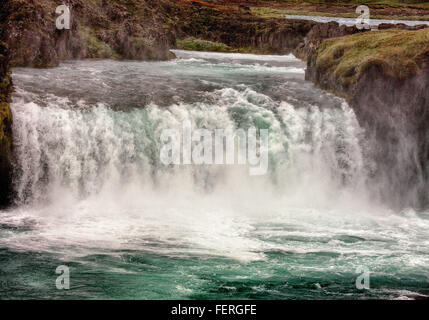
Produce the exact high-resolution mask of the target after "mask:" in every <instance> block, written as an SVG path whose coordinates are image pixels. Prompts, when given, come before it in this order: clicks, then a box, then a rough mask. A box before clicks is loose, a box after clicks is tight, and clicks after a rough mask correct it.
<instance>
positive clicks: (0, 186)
mask: <svg viewBox="0 0 429 320" xmlns="http://www.w3.org/2000/svg"><path fill="white" fill-rule="evenodd" d="M11 91H12V80H11V78H10V71H9V56H8V50H7V46H6V44H5V43H3V42H1V41H0V208H4V207H5V206H7V205H9V204H10V203H11V200H12V190H13V188H12V171H13V170H12V169H13V167H12V163H13V153H12V115H11V111H10V105H9V104H10V94H11Z"/></svg>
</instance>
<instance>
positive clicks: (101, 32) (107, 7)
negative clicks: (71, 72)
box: [0, 0, 174, 67]
mask: <svg viewBox="0 0 429 320" xmlns="http://www.w3.org/2000/svg"><path fill="white" fill-rule="evenodd" d="M167 2H168V3H169V2H170V0H160V1H157V2H151V1H149V0H143V1H137V0H132V1H128V2H126V4H124V5H120V4H118V3H117V1H109V0H103V1H102V3H101V5H100V4H97V2H93V1H83V0H69V1H65V4H67V5H68V6H69V8H70V10H71V24H70V29H69V30H67V29H62V30H58V29H57V28H56V24H55V21H56V19H57V18H58V17H59V15H58V14H56V13H55V9H56V7H57V6H58V5H59V3H58V2H57V1H53V0H33V1H24V0H6V1H2V3H1V4H0V11H1V18H2V19H1V20H0V27H1V30H2V33H3V34H2V37H3V39H4V40H5V42H7V43H8V44H9V47H10V54H11V64H12V65H13V66H26V67H52V66H56V65H58V63H59V61H60V60H67V59H83V58H123V59H135V60H151V59H154V60H165V59H168V58H169V57H170V55H169V50H168V49H169V46H170V44H172V43H174V36H172V34H171V30H170V27H169V26H168V25H166V24H164V22H165V21H164V19H168V14H167V13H165V8H164V7H163V5H165V3H167Z"/></svg>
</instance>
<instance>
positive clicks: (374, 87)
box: [306, 28, 429, 208]
mask: <svg viewBox="0 0 429 320" xmlns="http://www.w3.org/2000/svg"><path fill="white" fill-rule="evenodd" d="M405 29H408V28H405ZM417 29H418V28H417ZM367 43H368V44H370V45H364V44H367ZM410 48H411V50H410ZM306 77H307V79H309V80H312V81H314V82H315V83H316V84H318V85H319V86H320V87H322V88H323V89H326V90H329V91H331V92H333V93H335V94H337V95H339V96H343V97H345V98H346V99H347V100H348V102H349V104H350V106H351V107H352V108H353V110H354V111H355V113H356V116H357V118H358V121H359V123H360V124H361V126H362V127H363V128H365V130H366V135H367V138H368V139H367V140H368V141H370V144H369V152H370V153H371V155H370V156H371V157H372V158H373V159H374V167H373V168H371V171H372V181H371V184H372V185H374V186H375V188H374V190H380V194H378V195H376V196H377V197H381V199H382V200H384V201H386V200H387V201H389V203H392V204H393V205H394V206H395V207H399V208H403V207H409V206H411V207H415V208H421V207H425V206H427V205H428V203H429V130H428V129H427V128H428V123H429V90H428V88H429V29H423V30H416V31H408V30H407V31H405V30H399V29H395V30H389V33H384V32H380V31H379V32H371V33H367V34H362V35H355V36H352V37H344V38H338V39H331V40H328V41H325V42H323V43H322V45H321V46H320V47H319V48H318V49H317V50H315V51H314V54H313V55H312V56H311V57H310V58H309V60H308V67H307V73H306Z"/></svg>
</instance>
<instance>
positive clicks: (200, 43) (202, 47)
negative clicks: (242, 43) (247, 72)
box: [177, 37, 235, 52]
mask: <svg viewBox="0 0 429 320" xmlns="http://www.w3.org/2000/svg"><path fill="white" fill-rule="evenodd" d="M177 49H183V50H192V51H215V52H234V51H235V50H234V49H233V48H231V47H229V46H227V45H226V44H223V43H220V42H212V41H207V40H201V39H196V38H192V37H190V38H186V39H183V40H177Z"/></svg>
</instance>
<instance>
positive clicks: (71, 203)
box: [0, 51, 429, 299]
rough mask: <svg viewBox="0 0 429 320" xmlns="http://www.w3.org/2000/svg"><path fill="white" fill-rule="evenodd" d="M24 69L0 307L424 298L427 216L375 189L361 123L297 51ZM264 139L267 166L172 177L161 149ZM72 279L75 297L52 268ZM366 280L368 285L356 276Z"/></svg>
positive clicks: (177, 172) (16, 105)
mask: <svg viewBox="0 0 429 320" xmlns="http://www.w3.org/2000/svg"><path fill="white" fill-rule="evenodd" d="M175 53H176V55H177V56H178V59H176V60H173V61H168V62H118V61H73V62H64V63H62V64H61V65H60V66H59V67H58V68H52V69H44V70H39V69H14V70H13V80H14V84H15V89H16V90H15V93H14V95H13V103H12V111H13V116H14V125H13V134H14V139H15V144H16V145H15V148H16V154H17V162H18V166H17V171H16V175H17V178H16V185H15V190H16V205H15V206H14V208H12V209H10V210H8V211H3V212H0V284H1V285H0V297H1V298H2V299H10V298H42V299H45V298H63V299H64V298H66V299H68V298H82V299H100V298H107V299H124V298H125V299H173V298H177V299H237V298H240V299H243V298H244V299H246V298H252V299H292V298H294V299H295V298H302V299H332V298H334V299H345V298H347V299H349V298H352V299H364V298H385V299H407V298H419V297H426V296H428V295H429V236H428V233H427V230H428V229H429V215H428V214H427V213H424V212H423V213H422V212H414V211H412V210H404V211H402V212H394V211H392V210H389V209H387V207H385V206H384V205H383V204H380V203H379V202H377V201H376V200H374V199H373V197H372V194H371V192H369V191H368V190H369V188H368V176H369V172H370V170H371V166H372V163H371V161H370V159H368V157H367V156H366V151H365V150H366V144H365V141H363V131H362V129H361V128H360V127H359V125H358V123H357V121H356V118H355V115H354V113H353V111H352V110H351V109H350V108H349V106H348V105H347V104H346V103H345V102H344V101H343V100H342V99H339V98H336V97H334V96H332V95H330V94H328V93H326V92H324V91H322V90H319V89H317V88H315V87H314V86H313V84H312V83H310V82H306V81H305V80H304V67H305V65H304V63H302V62H300V61H299V60H297V59H296V58H294V57H293V56H291V55H287V56H258V55H242V54H218V53H196V52H183V51H176V52H175ZM184 120H189V121H190V122H191V123H192V125H193V126H194V127H198V128H208V129H217V128H232V129H237V128H244V129H246V128H248V127H250V126H256V127H258V128H261V129H269V132H270V136H269V156H270V158H269V159H270V162H269V172H268V174H267V175H264V176H249V174H248V170H247V168H246V167H245V166H238V165H237V166H221V165H217V166H197V165H187V166H186V165H185V166H169V167H166V166H164V165H163V164H162V163H161V162H160V160H159V149H160V143H159V137H160V134H161V131H162V130H163V129H166V128H178V129H180V128H181V125H182V122H183V121H184ZM60 265H65V266H67V267H69V268H70V279H71V282H70V290H57V289H56V286H55V281H56V278H57V277H58V275H57V274H56V273H55V270H56V268H57V267H58V266H60ZM358 269H360V270H368V271H369V272H370V289H369V290H360V289H357V288H356V284H355V283H356V278H357V277H358V276H359V275H360V274H361V273H362V272H363V271H359V270H358Z"/></svg>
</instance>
